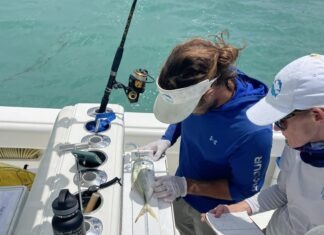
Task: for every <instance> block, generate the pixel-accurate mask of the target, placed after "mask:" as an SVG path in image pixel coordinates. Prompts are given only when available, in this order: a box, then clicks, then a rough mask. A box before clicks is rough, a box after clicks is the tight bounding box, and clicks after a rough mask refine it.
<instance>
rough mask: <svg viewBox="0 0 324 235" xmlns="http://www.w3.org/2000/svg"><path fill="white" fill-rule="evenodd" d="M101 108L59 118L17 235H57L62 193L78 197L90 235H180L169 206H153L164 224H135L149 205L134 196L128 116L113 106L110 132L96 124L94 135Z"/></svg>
mask: <svg viewBox="0 0 324 235" xmlns="http://www.w3.org/2000/svg"><path fill="white" fill-rule="evenodd" d="M96 107H97V105H96V104H77V105H75V106H68V107H65V108H63V109H62V110H61V111H60V112H59V114H58V116H57V119H56V121H55V124H54V127H53V130H52V133H51V137H50V139H49V142H48V145H47V148H46V150H45V153H44V156H43V159H42V161H41V163H40V166H39V168H38V172H37V176H36V178H35V181H34V183H33V186H32V189H31V191H30V192H29V195H28V198H27V200H26V202H25V205H24V207H23V211H22V213H21V215H20V217H19V221H18V224H17V227H16V229H15V232H14V234H18V235H20V234H24V235H25V234H33V235H36V234H46V235H50V234H53V229H52V224H51V222H52V218H53V210H52V203H53V201H54V199H55V198H57V197H58V195H59V192H60V191H61V190H62V189H68V190H69V191H70V192H71V193H72V194H74V195H75V196H76V197H78V200H79V206H80V209H81V210H82V211H83V215H84V220H85V227H86V231H87V234H88V235H90V234H91V235H95V234H98V235H100V234H102V235H105V234H114V235H115V234H116V235H117V234H123V235H128V234H134V235H135V234H175V227H174V223H173V213H172V208H171V205H170V204H169V203H162V202H158V201H155V202H153V203H152V207H153V209H154V210H155V211H156V213H157V215H158V220H152V219H151V218H150V217H149V215H145V216H143V217H142V218H141V219H139V221H138V222H137V223H135V221H134V219H135V217H136V216H137V214H138V213H139V211H140V208H141V207H142V206H143V204H141V202H140V201H139V200H137V199H136V198H134V197H133V196H132V195H131V193H130V192H131V182H130V171H129V170H130V166H131V165H130V164H131V163H132V162H131V157H130V156H131V153H124V128H125V127H124V110H123V108H122V107H121V106H119V105H109V106H108V108H109V109H111V110H112V111H113V112H114V114H115V118H114V119H113V120H110V121H109V123H108V124H107V123H106V124H107V125H106V127H107V128H105V130H99V129H100V128H99V127H98V126H96V125H97V123H94V125H95V126H94V130H90V131H89V130H88V128H87V125H89V122H92V121H93V120H94V116H95V113H93V111H94V110H96ZM91 125H93V123H92V124H91ZM155 164H156V165H155V168H156V172H157V174H160V175H161V174H166V173H167V172H166V163H165V161H159V162H158V163H155ZM79 192H81V193H79Z"/></svg>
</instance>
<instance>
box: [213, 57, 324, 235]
mask: <svg viewBox="0 0 324 235" xmlns="http://www.w3.org/2000/svg"><path fill="white" fill-rule="evenodd" d="M247 116H248V118H249V119H250V120H251V121H252V122H254V123H256V124H258V125H265V124H269V123H275V126H274V128H275V130H280V131H281V132H282V134H283V135H284V136H285V138H286V143H287V144H286V146H285V148H284V150H283V153H282V157H281V160H280V168H281V169H280V173H279V177H278V181H277V184H275V185H273V186H271V187H268V188H266V189H264V190H262V191H261V192H260V193H258V194H256V195H254V196H253V197H251V198H248V199H246V200H244V201H242V202H239V203H237V204H233V205H229V206H228V205H219V206H218V207H216V208H214V209H212V210H211V211H210V212H211V213H214V214H215V216H216V217H219V216H221V214H223V213H226V212H237V211H247V212H248V213H249V214H254V213H258V212H264V211H268V210H272V209H276V210H275V212H274V214H273V215H272V217H271V220H270V222H269V224H268V226H267V228H266V234H267V235H272V234H285V235H290V234H291V235H299V234H300V235H304V234H305V233H306V232H307V231H309V230H313V229H312V228H314V227H316V226H319V227H318V228H317V229H314V230H316V231H319V230H320V225H324V56H323V55H318V54H311V55H307V56H304V57H301V58H299V59H296V60H295V61H293V62H291V63H290V64H288V65H287V66H285V67H284V68H283V69H282V70H281V71H280V72H279V73H278V74H277V75H276V77H275V79H274V82H273V85H272V89H271V90H270V91H269V93H268V94H267V96H266V97H265V98H263V99H262V100H261V101H260V102H258V103H257V104H256V105H254V106H252V107H251V108H250V109H248V111H247ZM322 228H323V226H322ZM314 230H313V231H312V233H313V232H314ZM323 231H324V230H323V229H322V232H323ZM310 234H311V232H310ZM319 234H324V233H319Z"/></svg>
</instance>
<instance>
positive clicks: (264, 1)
mask: <svg viewBox="0 0 324 235" xmlns="http://www.w3.org/2000/svg"><path fill="white" fill-rule="evenodd" d="M131 4H132V1H131V0H127V1H126V0H105V1H104V0H3V1H2V2H1V5H0V53H1V54H0V105H3V106H28V107H51V108H61V107H64V106H67V105H73V104H75V103H100V101H101V98H102V95H103V91H104V88H105V86H106V83H107V79H108V74H109V72H110V68H111V63H112V60H113V57H114V55H115V51H116V49H117V47H118V45H119V43H120V40H121V36H122V33H123V30H124V27H125V23H126V20H127V16H128V13H129V9H130V7H131ZM323 10H324V1H322V0H280V1H279V0H274V1H269V0H245V1H241V0H225V1H224V0H204V1H201V0H195V1H188V0H176V1H175V0H163V1H162V0H161V1H158V0H138V2H137V6H136V10H135V13H134V16H133V20H132V23H131V26H130V29H129V33H128V37H127V40H126V43H125V52H124V55H123V59H122V62H121V65H120V67H119V70H118V74H117V80H118V81H119V82H123V83H125V84H127V81H128V76H129V74H130V73H131V72H132V71H133V70H134V69H137V68H145V69H147V70H148V71H149V73H150V74H151V75H152V76H157V75H158V73H159V70H160V68H161V66H162V64H163V62H164V60H165V58H166V57H167V55H168V54H169V52H170V50H171V49H172V48H173V47H174V46H175V45H176V44H177V43H179V42H181V41H182V40H185V39H188V38H191V37H196V36H202V37H207V36H208V35H210V34H215V33H217V32H220V31H223V30H228V31H229V33H230V38H229V42H231V43H232V44H234V45H237V46H241V45H243V44H246V45H247V48H246V49H244V50H243V52H242V54H241V56H240V58H239V61H238V67H240V68H241V69H242V70H243V71H245V72H246V73H248V74H249V75H251V76H253V77H255V78H258V79H260V80H262V81H264V82H265V83H266V84H268V85H269V84H270V82H271V81H272V79H273V76H274V75H275V74H276V73H277V72H278V70H279V69H280V68H282V67H283V66H284V65H285V64H287V63H288V62H290V61H291V60H293V59H295V58H297V57H299V56H302V55H305V54H308V53H311V52H317V53H321V54H324V46H323V43H324V27H323V26H322V24H323V17H322V15H323ZM156 95H157V92H156V87H155V84H151V85H149V84H148V85H147V88H146V91H145V93H144V94H142V95H141V97H140V100H139V102H138V103H136V104H130V103H129V102H128V100H127V98H126V96H125V95H124V92H123V90H113V92H112V94H111V96H110V103H118V104H121V105H123V106H124V107H125V110H126V111H139V112H151V111H152V105H153V102H154V99H155V96H156Z"/></svg>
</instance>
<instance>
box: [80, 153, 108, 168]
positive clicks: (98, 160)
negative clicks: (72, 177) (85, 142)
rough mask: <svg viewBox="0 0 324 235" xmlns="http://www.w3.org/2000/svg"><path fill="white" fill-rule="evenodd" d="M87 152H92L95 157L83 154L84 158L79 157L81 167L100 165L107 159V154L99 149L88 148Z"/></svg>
mask: <svg viewBox="0 0 324 235" xmlns="http://www.w3.org/2000/svg"><path fill="white" fill-rule="evenodd" d="M88 152H90V153H94V154H95V155H96V157H95V158H93V157H88V156H85V157H84V158H80V159H79V164H80V165H81V166H83V167H87V168H94V167H98V166H100V165H102V164H103V163H104V162H105V161H106V160H107V158H108V157H107V155H106V154H105V153H104V152H102V151H99V150H89V151H88Z"/></svg>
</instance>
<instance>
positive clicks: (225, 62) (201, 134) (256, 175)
mask: <svg viewBox="0 0 324 235" xmlns="http://www.w3.org/2000/svg"><path fill="white" fill-rule="evenodd" d="M239 51H240V49H238V48H235V47H233V46H231V45H229V44H227V43H226V42H225V41H224V40H223V38H222V37H216V40H215V42H211V41H208V40H204V39H199V38H197V39H192V40H190V41H187V42H184V43H182V44H179V45H177V46H176V47H175V48H174V49H173V51H172V52H171V54H170V55H169V57H168V59H167V61H166V62H165V64H164V66H163V68H162V70H161V73H160V75H159V78H158V79H157V86H158V90H159V95H158V97H157V99H156V101H155V104H154V114H155V116H156V118H157V119H158V120H160V121H161V122H165V123H169V124H171V125H170V126H169V127H168V129H167V130H166V132H165V134H164V135H163V136H162V139H161V140H158V141H155V142H153V143H150V144H148V145H147V146H146V147H144V148H146V149H152V150H154V152H155V155H154V159H155V160H158V159H159V158H160V157H161V154H162V153H163V152H165V151H166V150H167V148H168V147H170V146H171V145H172V144H174V143H175V142H176V141H177V139H178V137H180V136H181V144H180V156H179V166H178V169H177V171H176V176H162V177H158V178H157V180H156V185H155V189H154V190H155V196H156V197H157V198H159V199H162V200H164V201H168V202H173V207H174V214H175V222H176V226H177V229H178V230H179V232H180V234H186V235H188V234H189V235H190V234H214V233H213V231H212V230H211V229H210V228H209V227H208V226H207V225H206V224H205V223H201V222H200V213H203V212H207V211H208V210H210V209H211V208H213V207H215V206H217V205H218V204H224V203H226V204H230V203H234V202H238V201H240V200H242V199H244V198H247V197H249V196H252V195H253V194H255V193H257V192H258V191H259V190H260V188H261V187H262V185H263V183H264V178H265V174H266V170H267V167H268V163H269V157H270V150H271V146H272V128H271V125H267V126H257V125H254V124H253V123H251V122H250V121H249V120H248V119H247V117H246V113H245V112H246V109H248V108H249V107H250V106H251V105H253V104H254V103H256V102H257V101H259V100H260V99H261V98H262V97H264V96H265V95H266V93H267V90H268V89H267V87H266V85H264V84H263V83H261V82H260V81H258V80H255V79H253V78H250V77H249V76H247V75H246V74H244V73H243V72H241V71H239V70H238V69H236V68H235V67H234V63H235V61H236V58H237V57H238V54H239ZM177 198H180V199H179V200H175V199H177Z"/></svg>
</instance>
